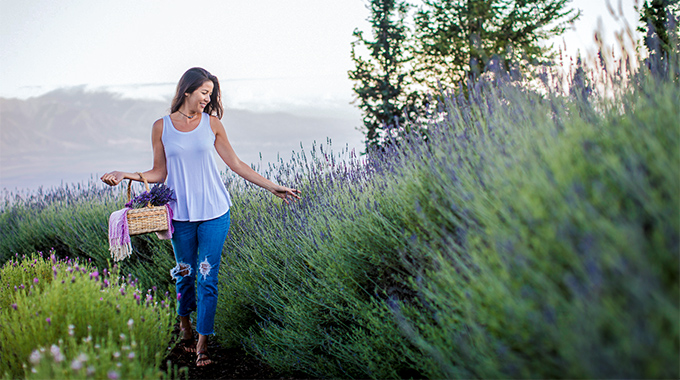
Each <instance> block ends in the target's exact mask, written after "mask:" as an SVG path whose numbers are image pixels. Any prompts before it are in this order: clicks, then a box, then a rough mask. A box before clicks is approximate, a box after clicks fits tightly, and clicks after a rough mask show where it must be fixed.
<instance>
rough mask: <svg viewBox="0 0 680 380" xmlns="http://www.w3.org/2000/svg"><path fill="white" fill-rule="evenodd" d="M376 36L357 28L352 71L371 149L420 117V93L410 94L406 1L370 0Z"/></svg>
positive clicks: (350, 73)
mask: <svg viewBox="0 0 680 380" xmlns="http://www.w3.org/2000/svg"><path fill="white" fill-rule="evenodd" d="M369 8H370V11H371V17H370V18H369V21H370V23H371V29H372V30H371V32H372V39H371V40H369V39H367V38H365V37H364V34H363V32H362V31H359V30H355V31H354V36H355V37H356V38H357V40H356V41H355V42H353V43H352V60H353V61H354V64H355V69H354V70H352V71H349V78H350V79H351V80H353V81H354V82H355V83H354V87H353V88H354V92H355V93H356V95H357V101H358V103H359V107H360V108H361V109H362V110H363V123H364V127H365V128H366V131H365V134H366V145H367V148H369V149H370V148H372V147H378V146H380V145H382V144H383V143H384V137H385V135H386V134H388V133H393V131H398V130H399V128H400V127H403V126H405V124H406V123H405V121H406V118H408V117H415V116H416V108H417V106H416V104H417V103H418V101H417V99H418V95H417V93H415V92H410V93H408V92H407V91H408V87H409V84H410V78H409V67H408V66H409V63H410V60H411V58H410V57H409V56H408V49H407V47H406V43H407V41H408V38H409V30H408V28H407V27H406V25H405V23H404V19H405V17H406V14H407V12H408V5H407V4H406V3H405V2H404V1H402V0H370V4H369ZM358 47H365V48H366V49H367V51H368V55H369V56H368V57H362V56H361V55H360V54H359V53H358V52H357V48H358Z"/></svg>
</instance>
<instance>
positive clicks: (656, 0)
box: [638, 0, 680, 60]
mask: <svg viewBox="0 0 680 380" xmlns="http://www.w3.org/2000/svg"><path fill="white" fill-rule="evenodd" d="M679 6H680V0H652V2H651V3H649V2H648V1H647V0H645V2H644V3H643V4H642V7H641V8H640V9H639V10H638V11H639V12H640V22H641V23H642V25H643V26H640V27H638V31H640V32H642V33H645V34H646V36H645V39H644V42H645V46H646V47H647V50H648V51H649V54H650V56H654V55H660V56H659V57H655V58H656V59H658V60H663V56H664V55H668V54H671V53H672V52H673V49H675V52H676V53H677V52H678V46H677V41H675V47H673V45H674V44H673V38H672V37H674V36H676V38H677V34H678V27H679V26H680V25H679V23H678V14H677V13H678V7H679Z"/></svg>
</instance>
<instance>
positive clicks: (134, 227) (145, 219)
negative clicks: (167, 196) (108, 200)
mask: <svg viewBox="0 0 680 380" xmlns="http://www.w3.org/2000/svg"><path fill="white" fill-rule="evenodd" d="M137 174H139V176H140V177H142V180H144V186H145V187H146V191H149V183H148V182H147V181H146V178H144V176H143V175H142V174H141V173H137ZM131 186H132V180H130V182H128V189H127V195H128V202H129V201H130V200H131V199H132V197H131ZM127 221H128V230H129V233H130V235H131V236H132V235H141V234H147V233H150V232H158V231H166V230H167V229H168V210H167V209H166V208H165V206H152V205H151V203H149V204H148V205H147V206H146V207H144V208H133V209H131V210H128V212H127Z"/></svg>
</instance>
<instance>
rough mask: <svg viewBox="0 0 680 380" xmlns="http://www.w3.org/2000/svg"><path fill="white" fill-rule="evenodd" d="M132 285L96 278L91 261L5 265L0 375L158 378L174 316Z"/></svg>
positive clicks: (165, 304)
mask: <svg viewBox="0 0 680 380" xmlns="http://www.w3.org/2000/svg"><path fill="white" fill-rule="evenodd" d="M46 268H49V272H48V273H47V275H46V271H45V269H46ZM137 285H138V284H137V282H135V281H134V280H130V279H127V280H126V279H125V278H123V277H119V272H118V270H117V269H115V270H114V272H113V273H111V274H109V273H107V270H104V271H103V272H101V273H100V272H99V271H98V270H97V269H96V268H95V267H94V266H93V265H91V264H89V263H86V262H82V261H79V260H68V261H59V260H57V259H56V257H55V256H54V255H52V256H51V258H50V259H43V258H42V257H28V258H22V259H21V260H10V261H8V262H7V263H6V264H5V265H4V266H3V267H2V269H0V287H2V288H3V289H7V290H6V291H4V293H3V297H2V300H3V305H2V308H1V309H0V324H1V325H2V326H1V328H0V356H2V358H3V360H2V362H1V363H0V373H4V374H6V376H10V377H12V378H15V377H19V376H22V375H25V376H26V377H30V378H48V377H49V378H82V377H86V376H87V377H89V376H95V377H97V378H104V377H105V376H107V374H108V373H109V372H110V371H114V372H115V373H116V374H117V375H118V376H119V377H120V378H159V377H161V375H162V374H161V372H160V370H159V368H160V362H161V360H162V359H163V357H164V356H165V352H166V349H167V346H168V343H169V342H170V341H171V331H172V323H173V322H174V310H173V308H172V307H171V302H170V300H169V299H168V298H167V293H166V296H165V297H164V296H162V295H160V296H159V295H157V294H156V293H155V292H154V291H152V290H151V289H150V290H148V291H147V292H143V291H141V290H140V289H139V288H137ZM14 286H17V287H16V290H14ZM5 305H7V306H5ZM39 357H44V358H45V360H42V359H40V360H39V359H38V358H39ZM84 358H87V360H85V359H84ZM75 362H80V364H78V363H75ZM113 375H115V374H113V373H112V376H113Z"/></svg>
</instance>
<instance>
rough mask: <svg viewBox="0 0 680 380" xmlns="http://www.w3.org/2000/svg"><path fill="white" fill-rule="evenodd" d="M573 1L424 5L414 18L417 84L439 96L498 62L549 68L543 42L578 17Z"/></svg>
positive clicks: (466, 0) (441, 0)
mask: <svg viewBox="0 0 680 380" xmlns="http://www.w3.org/2000/svg"><path fill="white" fill-rule="evenodd" d="M569 1H570V0H422V2H423V6H422V7H421V8H420V9H419V10H418V11H417V13H416V17H415V38H416V41H417V42H416V48H415V52H416V56H417V69H418V73H419V75H418V78H419V81H420V82H421V83H424V84H425V85H426V86H428V87H429V88H432V89H434V90H436V89H437V88H438V87H439V85H440V82H441V84H442V85H444V86H447V87H452V86H455V85H456V84H458V83H460V82H463V83H464V82H465V81H466V79H468V78H471V77H475V76H477V75H479V74H480V73H481V72H483V71H484V70H485V67H486V65H487V64H488V63H489V62H490V61H491V60H492V59H493V58H495V59H498V60H499V62H500V63H501V64H502V65H503V67H504V68H505V69H506V70H511V69H516V68H520V67H524V68H526V67H528V66H529V65H534V64H539V63H543V62H545V60H546V59H547V58H550V57H551V55H550V49H551V47H549V46H548V47H546V46H543V45H542V44H541V42H543V41H545V40H547V39H549V38H551V37H553V36H556V35H559V34H561V33H563V32H564V31H565V29H566V27H567V25H568V24H569V23H570V22H572V21H574V20H575V19H577V18H578V17H579V15H580V13H579V12H577V11H575V10H574V9H568V8H567V4H568V2H569Z"/></svg>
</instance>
